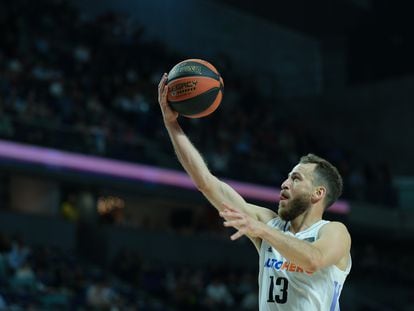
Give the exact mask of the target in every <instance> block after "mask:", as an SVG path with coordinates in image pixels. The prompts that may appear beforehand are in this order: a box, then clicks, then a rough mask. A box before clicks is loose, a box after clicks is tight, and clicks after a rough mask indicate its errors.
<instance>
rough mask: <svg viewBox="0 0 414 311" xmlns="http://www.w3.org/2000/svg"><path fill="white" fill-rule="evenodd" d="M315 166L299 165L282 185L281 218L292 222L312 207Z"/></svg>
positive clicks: (279, 212)
mask: <svg viewBox="0 0 414 311" xmlns="http://www.w3.org/2000/svg"><path fill="white" fill-rule="evenodd" d="M315 166H316V165H315V164H298V165H296V166H295V167H294V168H293V170H292V171H291V172H290V173H289V176H288V178H287V179H286V180H285V181H284V182H283V183H282V190H281V192H280V200H279V211H278V214H279V217H280V218H282V219H283V220H286V221H290V220H293V219H295V218H296V217H298V216H299V215H301V214H302V213H304V212H305V211H306V210H307V209H308V208H309V207H310V206H311V196H312V191H313V189H314V187H313V184H312V175H313V170H314V169H315Z"/></svg>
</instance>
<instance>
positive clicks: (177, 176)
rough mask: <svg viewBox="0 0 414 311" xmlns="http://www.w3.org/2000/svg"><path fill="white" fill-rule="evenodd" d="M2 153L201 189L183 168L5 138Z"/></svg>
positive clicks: (273, 196) (340, 209) (256, 188)
mask: <svg viewBox="0 0 414 311" xmlns="http://www.w3.org/2000/svg"><path fill="white" fill-rule="evenodd" d="M0 157H2V158H5V159H10V160H14V161H19V162H23V163H32V164H38V165H45V166H55V167H59V168H64V169H69V170H77V171H81V172H86V173H97V174H104V175H108V176H111V177H119V178H129V179H133V180H139V181H145V182H151V183H155V184H162V185H170V186H176V187H180V188H186V189H191V190H197V189H196V187H195V186H194V184H193V182H192V181H191V179H190V178H189V177H188V175H187V174H185V173H183V172H180V171H175V170H170V169H164V168H158V167H153V166H149V165H142V164H136V163H129V162H123V161H118V160H110V159H106V158H101V157H96V156H89V155H83V154H78V153H73V152H67V151H59V150H55V149H49V148H44V147H38V146H32V145H26V144H21V143H14V142H9V141H4V140H1V139H0ZM224 181H225V182H227V183H228V184H229V185H230V186H232V187H233V188H234V189H235V190H236V191H237V192H238V193H240V194H241V195H242V196H243V197H245V198H250V199H256V200H261V201H265V202H275V203H276V202H277V201H278V200H279V193H280V189H278V188H273V187H266V186H260V185H255V184H250V183H244V182H239V181H234V180H224ZM329 211H331V212H336V213H340V214H346V213H348V212H349V204H348V203H347V202H345V201H338V202H336V203H335V204H334V205H333V206H332V207H331V208H330V209H329Z"/></svg>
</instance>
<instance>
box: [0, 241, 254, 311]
mask: <svg viewBox="0 0 414 311" xmlns="http://www.w3.org/2000/svg"><path fill="white" fill-rule="evenodd" d="M256 306H257V276H256V272H255V271H246V270H241V269H240V270H236V269H229V268H228V267H226V268H220V267H210V268H208V267H204V268H203V269H201V268H196V267H191V268H190V267H183V266H172V265H168V264H165V263H162V264H158V265H157V264H156V263H154V262H152V263H149V262H144V261H142V259H141V256H139V254H136V253H135V252H133V251H130V250H121V251H120V252H119V253H118V255H117V256H116V257H115V258H113V260H112V261H111V263H110V264H108V265H107V266H105V267H104V266H102V265H98V264H91V263H86V262H84V261H82V260H80V259H79V258H78V257H77V256H76V255H75V254H74V253H72V252H68V251H63V250H62V249H60V248H57V247H53V248H52V247H45V246H34V247H30V246H28V245H26V244H25V243H24V240H23V239H22V238H21V237H19V236H14V237H12V238H9V237H8V236H6V235H4V234H0V310H111V311H112V310H151V311H152V310H154V311H157V310H159V311H167V310H171V311H173V310H177V311H185V310H206V311H207V310H256Z"/></svg>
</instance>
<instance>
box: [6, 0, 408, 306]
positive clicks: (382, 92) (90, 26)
mask: <svg viewBox="0 0 414 311" xmlns="http://www.w3.org/2000/svg"><path fill="white" fill-rule="evenodd" d="M413 9H414V8H413V7H412V5H411V2H410V1H392V0H375V1H374V0H337V1H328V0H315V1H305V0H292V1H264V0H257V1H247V0H246V1H244V0H239V1H237V0H233V1H232V0H227V1H218V0H217V1H213V0H199V1H194V0H174V1H173V0H152V1H133V0H121V1H116V0H88V1H81V0H76V1H75V0H37V1H31V0H13V1H11V0H10V1H9V0H1V1H0V310H160V311H161V310H162V311H164V310H165V311H167V310H171V311H172V310H176V311H185V310H219V311H221V310H223V311H226V310H258V305H257V290H258V288H257V273H258V265H257V263H258V256H257V253H256V251H255V249H254V247H253V246H252V245H250V243H249V241H248V239H246V238H243V239H240V240H238V241H236V242H232V241H230V239H229V236H230V235H231V233H232V232H234V230H229V229H226V228H224V227H223V226H222V220H220V219H219V217H218V215H217V212H216V211H215V209H214V208H213V207H211V205H209V203H208V202H207V201H206V200H205V199H204V198H203V196H202V195H201V194H200V193H199V192H198V191H196V189H195V188H194V186H193V185H192V183H191V182H190V179H189V178H188V177H187V175H186V174H185V173H184V171H183V169H182V168H181V167H180V165H179V163H178V161H177V159H176V156H175V155H174V152H173V149H172V146H171V143H170V141H169V139H168V136H167V132H166V130H165V127H164V126H163V122H162V117H161V114H160V111H159V107H158V104H157V84H158V82H159V79H160V78H161V75H162V73H164V72H168V71H169V70H170V69H171V68H172V67H173V66H174V65H175V64H176V63H178V62H179V61H182V60H184V59H188V58H200V59H205V60H208V61H209V62H211V63H212V64H214V66H215V67H216V68H217V69H218V70H219V71H220V73H221V75H222V77H223V79H224V85H225V87H224V98H223V101H222V103H221V105H220V107H219V108H218V110H217V111H215V112H214V113H213V114H212V115H210V116H208V117H206V118H201V119H184V118H181V119H180V123H181V125H182V126H183V127H184V129H185V131H186V133H188V135H189V137H190V138H191V140H192V141H193V143H194V145H195V146H196V147H197V148H198V149H199V150H200V151H201V153H202V154H203V156H204V159H205V160H206V162H207V163H208V165H209V167H210V169H211V170H212V172H213V173H214V174H215V175H216V176H219V177H220V178H223V179H225V180H226V181H228V182H229V183H230V184H231V185H233V186H234V187H235V188H236V189H237V190H238V191H239V192H240V193H241V194H242V195H243V196H244V197H245V198H246V200H248V201H250V202H253V203H256V204H259V205H263V206H266V207H270V208H274V209H276V208H277V201H278V195H279V189H280V184H281V182H282V181H283V180H284V178H285V177H286V175H287V173H288V172H289V171H290V170H291V168H292V167H293V165H294V164H295V163H297V161H298V160H299V157H300V156H301V155H304V154H307V153H309V152H312V153H316V154H318V155H321V156H323V157H326V158H327V159H328V160H330V161H331V162H333V163H334V164H335V165H336V166H337V167H338V168H339V170H340V172H341V173H342V175H343V177H344V182H345V191H344V193H343V195H342V197H341V199H340V201H339V202H337V203H336V204H335V205H334V206H333V207H332V208H331V209H330V210H328V212H327V213H326V217H327V218H328V219H331V220H335V219H336V220H340V221H342V222H344V223H345V224H346V225H347V227H348V228H349V231H350V233H351V236H352V240H353V243H352V260H353V269H352V271H351V274H350V275H349V277H348V281H347V283H346V285H345V287H344V289H343V292H342V295H341V299H340V305H341V310H344V311H370V310H373V311H374V310H375V311H390V310H396V311H408V310H414V285H413V282H414V269H413V262H414V250H413V245H414V161H413V160H414V147H413V143H414V125H413V122H414V121H413V119H414V61H413V55H414V43H413V29H414V19H413V18H412V13H413V12H414V11H413ZM304 311H306V310H304Z"/></svg>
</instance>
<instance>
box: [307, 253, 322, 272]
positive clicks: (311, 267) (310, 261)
mask: <svg viewBox="0 0 414 311" xmlns="http://www.w3.org/2000/svg"><path fill="white" fill-rule="evenodd" d="M322 268H323V262H322V256H321V255H320V254H319V251H316V252H315V253H314V254H310V256H308V258H307V261H306V265H305V269H306V271H308V272H310V273H314V272H316V271H318V270H320V269H322Z"/></svg>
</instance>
